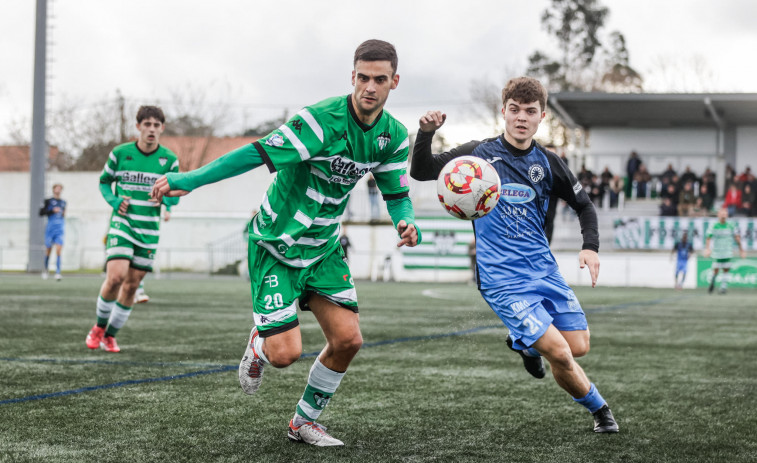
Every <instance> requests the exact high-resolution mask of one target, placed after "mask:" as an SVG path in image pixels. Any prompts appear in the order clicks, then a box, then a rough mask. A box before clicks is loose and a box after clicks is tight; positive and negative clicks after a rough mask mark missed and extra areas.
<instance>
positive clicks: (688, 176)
mask: <svg viewBox="0 0 757 463" xmlns="http://www.w3.org/2000/svg"><path fill="white" fill-rule="evenodd" d="M680 181H681V183H682V184H684V185H685V184H686V182H691V184H692V186H693V185H694V184H695V183H696V182H698V181H699V177H697V174H695V173H694V172H692V171H691V166H686V170H684V171H683V174H681V180H680Z"/></svg>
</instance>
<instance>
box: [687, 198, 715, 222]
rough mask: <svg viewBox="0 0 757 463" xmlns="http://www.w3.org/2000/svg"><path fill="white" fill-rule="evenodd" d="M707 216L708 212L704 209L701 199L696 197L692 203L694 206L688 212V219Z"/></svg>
mask: <svg viewBox="0 0 757 463" xmlns="http://www.w3.org/2000/svg"><path fill="white" fill-rule="evenodd" d="M709 214H710V210H709V209H707V208H706V207H704V203H703V201H702V197H701V196H700V197H698V198H697V199H696V201H694V206H692V207H691V210H690V211H689V217H707V216H708V215H709Z"/></svg>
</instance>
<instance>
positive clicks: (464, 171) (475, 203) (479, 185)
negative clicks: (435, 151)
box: [436, 156, 500, 220]
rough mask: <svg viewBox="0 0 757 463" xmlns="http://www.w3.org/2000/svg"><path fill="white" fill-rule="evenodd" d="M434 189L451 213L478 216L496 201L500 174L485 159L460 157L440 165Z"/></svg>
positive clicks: (483, 214) (491, 207)
mask: <svg viewBox="0 0 757 463" xmlns="http://www.w3.org/2000/svg"><path fill="white" fill-rule="evenodd" d="M436 192H437V194H438V196H439V202H440V203H442V206H443V207H444V209H445V210H446V211H447V212H448V213H450V214H451V215H452V216H454V217H457V218H458V219H464V220H474V219H478V218H481V217H483V216H485V215H486V214H488V213H489V212H491V210H492V209H494V206H496V205H497V201H499V195H500V185H499V175H498V174H497V170H496V169H494V167H492V165H491V164H489V163H488V162H487V161H485V160H484V159H481V158H478V157H476V156H460V157H457V158H455V159H453V160H451V161H450V162H448V163H447V165H445V166H444V167H443V168H442V171H441V173H440V174H439V178H438V179H437V180H436Z"/></svg>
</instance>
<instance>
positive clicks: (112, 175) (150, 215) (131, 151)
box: [100, 142, 179, 249]
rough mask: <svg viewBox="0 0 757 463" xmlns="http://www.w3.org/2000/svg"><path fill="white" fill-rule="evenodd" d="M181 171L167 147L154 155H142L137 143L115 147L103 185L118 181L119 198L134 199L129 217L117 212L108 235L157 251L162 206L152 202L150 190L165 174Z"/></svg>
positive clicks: (101, 176)
mask: <svg viewBox="0 0 757 463" xmlns="http://www.w3.org/2000/svg"><path fill="white" fill-rule="evenodd" d="M178 171H179V160H178V159H177V158H176V155H175V154H174V153H173V152H172V151H171V150H169V149H168V148H165V147H164V146H160V145H159V146H158V149H157V150H155V151H153V152H152V153H144V152H142V151H141V150H140V149H139V148H138V147H137V143H136V142H129V143H124V144H122V145H118V146H116V147H115V148H113V151H111V153H110V154H109V155H108V161H107V162H106V163H105V167H104V168H103V171H102V174H100V183H102V184H111V183H114V182H115V195H116V196H118V197H119V198H125V197H128V198H130V199H129V208H128V209H127V211H126V214H125V215H121V214H119V213H118V211H117V210H114V211H113V214H112V215H111V218H110V229H109V230H108V234H109V235H118V236H122V237H124V238H126V239H127V240H129V241H131V242H132V243H134V244H135V245H137V246H140V247H143V248H146V249H156V248H157V247H158V238H159V233H160V232H159V229H160V204H156V203H154V202H152V201H150V191H151V190H152V185H153V183H155V181H156V180H157V179H159V178H160V177H161V176H162V175H164V174H166V173H168V172H178Z"/></svg>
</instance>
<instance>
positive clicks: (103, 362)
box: [0, 357, 224, 368]
mask: <svg viewBox="0 0 757 463" xmlns="http://www.w3.org/2000/svg"><path fill="white" fill-rule="evenodd" d="M0 362H22V363H68V364H80V365H84V364H87V363H91V364H97V365H125V366H138V367H201V368H212V367H222V366H224V365H222V364H220V363H199V362H191V363H190V362H133V361H122V360H102V359H51V358H14V357H0Z"/></svg>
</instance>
